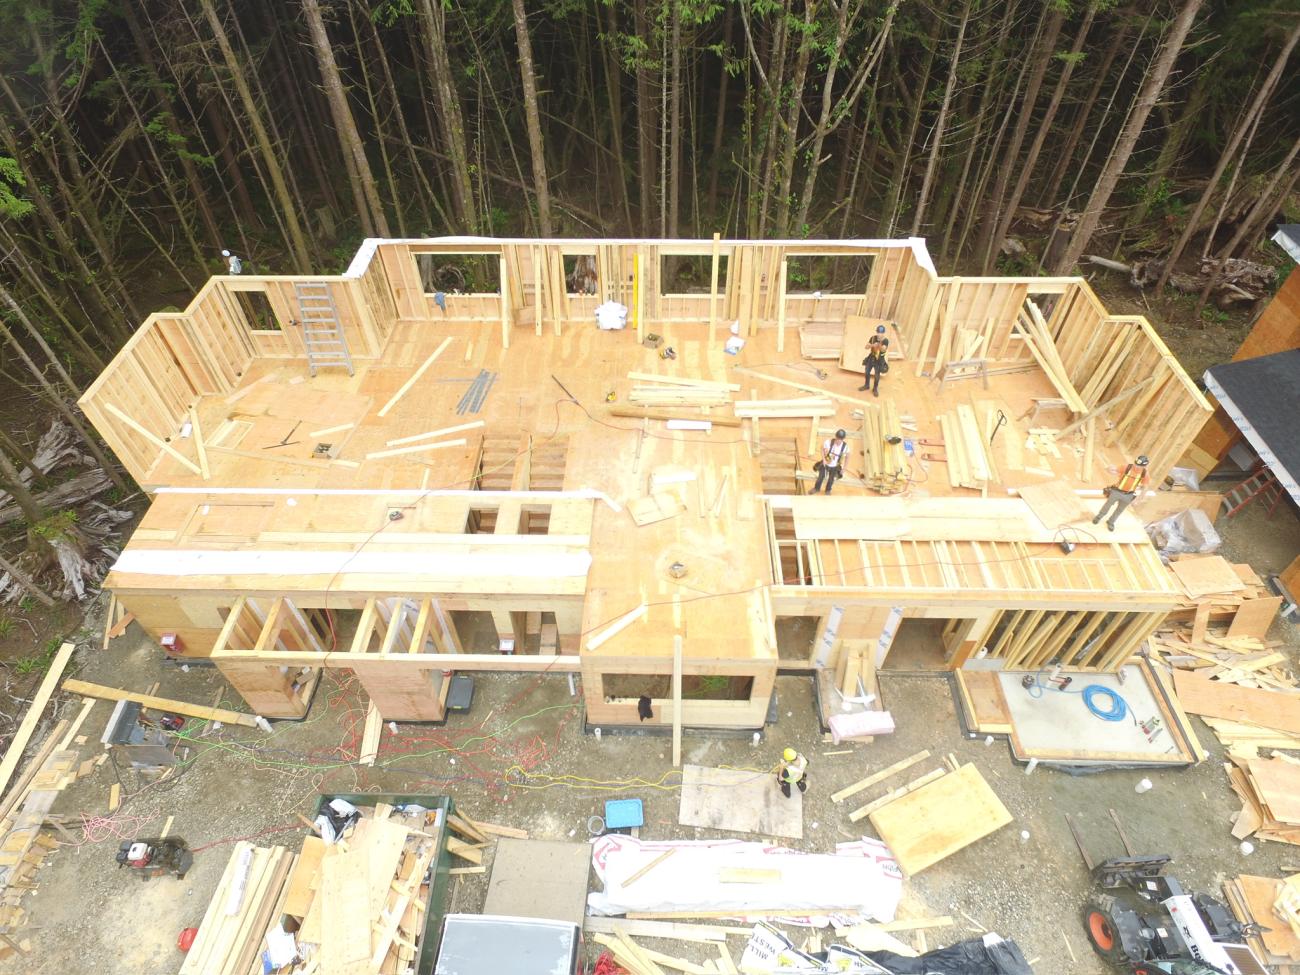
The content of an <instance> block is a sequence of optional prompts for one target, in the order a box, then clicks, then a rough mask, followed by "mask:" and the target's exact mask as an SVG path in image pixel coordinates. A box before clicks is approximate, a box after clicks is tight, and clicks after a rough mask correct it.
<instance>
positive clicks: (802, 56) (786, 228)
mask: <svg viewBox="0 0 1300 975" xmlns="http://www.w3.org/2000/svg"><path fill="white" fill-rule="evenodd" d="M816 6H817V5H816V4H815V3H811V2H807V3H805V4H804V8H803V28H804V29H803V33H801V34H800V35H799V49H798V52H797V53H796V54H795V60H794V77H793V79H792V80H791V83H790V104H789V106H788V107H787V109H786V111H787V113H788V114H787V116H786V120H785V124H784V126H783V127H782V128H783V129H784V133H783V134H784V136H785V141H784V143H783V144H782V153H781V162H780V166H779V168H778V172H779V173H780V189H779V190H778V192H777V199H776V236H777V237H778V238H785V237H789V236H790V202H791V201H790V187H791V186H792V185H793V182H794V161H795V153H796V152H797V151H798V149H799V117H800V116H801V115H802V114H803V89H804V84H805V83H806V82H807V80H808V65H809V63H810V62H811V61H812V52H813V38H812V29H813V16H814V13H815V10H816Z"/></svg>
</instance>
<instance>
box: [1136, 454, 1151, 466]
mask: <svg viewBox="0 0 1300 975" xmlns="http://www.w3.org/2000/svg"><path fill="white" fill-rule="evenodd" d="M1137 463H1138V467H1146V466H1147V464H1149V463H1151V461H1149V460H1147V455H1146V454H1142V455H1140V456H1139V457H1138V459H1137Z"/></svg>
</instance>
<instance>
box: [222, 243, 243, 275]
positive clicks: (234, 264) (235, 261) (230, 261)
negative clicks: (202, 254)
mask: <svg viewBox="0 0 1300 975" xmlns="http://www.w3.org/2000/svg"><path fill="white" fill-rule="evenodd" d="M221 256H222V257H224V258H225V259H226V264H227V266H228V267H229V269H230V273H231V274H242V273H243V270H244V262H243V261H241V260H240V259H239V257H238V255H235V254H232V253H230V251H229V250H225V249H223V250H222V251H221Z"/></svg>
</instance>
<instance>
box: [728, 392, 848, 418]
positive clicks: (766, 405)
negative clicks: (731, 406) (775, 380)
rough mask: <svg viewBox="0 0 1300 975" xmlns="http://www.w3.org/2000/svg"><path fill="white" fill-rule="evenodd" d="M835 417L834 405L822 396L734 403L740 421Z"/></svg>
mask: <svg viewBox="0 0 1300 975" xmlns="http://www.w3.org/2000/svg"><path fill="white" fill-rule="evenodd" d="M834 415H835V404H834V403H832V402H831V401H830V400H829V399H826V398H825V397H822V396H801V397H796V398H795V399H745V400H737V401H736V416H738V417H741V418H742V419H750V418H752V419H758V420H768V419H779V418H783V417H798V418H807V417H813V418H814V419H817V418H820V417H824V416H834Z"/></svg>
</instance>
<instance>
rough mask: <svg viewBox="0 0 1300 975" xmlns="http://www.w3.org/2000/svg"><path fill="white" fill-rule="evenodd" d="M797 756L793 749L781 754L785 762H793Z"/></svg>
mask: <svg viewBox="0 0 1300 975" xmlns="http://www.w3.org/2000/svg"><path fill="white" fill-rule="evenodd" d="M798 755H799V753H798V752H796V751H795V750H794V749H793V748H787V749H786V750H785V751H784V752H783V753H782V755H781V757H782V758H784V759H785V760H786V761H787V762H793V761H794V760H795V759H796V758H797V757H798Z"/></svg>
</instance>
